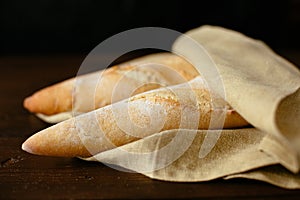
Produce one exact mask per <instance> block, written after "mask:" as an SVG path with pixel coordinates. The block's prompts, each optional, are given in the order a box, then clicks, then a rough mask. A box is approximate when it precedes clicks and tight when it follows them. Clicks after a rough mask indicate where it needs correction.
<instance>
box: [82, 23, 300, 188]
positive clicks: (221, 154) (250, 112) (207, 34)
mask: <svg viewBox="0 0 300 200" xmlns="http://www.w3.org/2000/svg"><path fill="white" fill-rule="evenodd" d="M187 36H189V37H191V38H193V39H194V40H195V41H196V42H198V43H199V44H201V45H202V46H203V47H204V49H205V50H206V51H207V53H208V55H209V56H210V57H211V59H212V60H213V62H214V63H215V64H216V67H217V69H218V71H219V74H220V77H221V79H222V82H223V84H224V88H225V93H226V101H227V102H229V104H230V105H231V106H232V107H233V108H234V109H235V110H237V111H238V112H239V113H240V114H241V115H242V116H243V117H244V118H245V119H246V120H247V121H248V122H250V123H251V124H252V125H253V126H254V127H255V128H245V129H234V130H223V131H222V132H221V136H220V138H219V139H218V141H217V143H216V145H215V146H214V148H213V149H212V151H211V152H210V153H209V154H208V155H207V156H206V157H204V158H199V150H200V147H201V145H203V140H204V138H205V135H206V134H207V131H204V130H201V131H197V130H170V131H164V132H161V133H157V134H155V135H152V136H149V137H147V138H144V139H141V140H139V141H136V142H133V143H130V144H127V145H125V146H123V147H121V148H116V149H113V150H110V151H106V152H103V153H99V154H97V155H95V156H94V157H91V158H88V159H87V160H96V161H100V162H104V163H109V164H113V165H114V166H115V165H118V166H121V167H124V168H126V169H130V170H133V171H137V172H139V173H143V174H145V175H146V176H149V177H151V178H155V179H160V180H166V181H184V182H193V181H207V180H212V179H216V178H225V179H229V178H236V177H244V178H251V179H257V180H262V181H266V182H269V183H271V184H274V185H277V186H280V187H284V188H290V189H292V188H300V181H299V168H300V165H299V161H300V159H299V158H300V156H299V155H300V133H299V128H300V124H299V119H300V111H299V105H300V104H299V103H300V95H299V94H300V90H299V86H300V73H299V70H297V68H296V67H295V66H293V65H292V64H291V63H289V62H288V61H286V60H284V59H283V58H281V57H280V56H278V55H276V54H275V53H274V52H273V51H272V50H271V49H270V48H269V47H267V46H266V45H265V44H264V43H263V42H261V41H257V40H253V39H251V38H248V37H246V36H244V35H242V34H240V33H237V32H234V31H231V30H227V29H224V28H220V27H212V26H203V27H200V28H198V29H194V30H191V31H189V32H187ZM173 49H174V50H175V52H177V53H179V54H181V55H183V56H184V57H185V58H186V59H187V60H189V61H190V62H191V63H192V64H194V61H195V60H193V57H192V56H191V55H192V54H193V49H192V48H189V46H187V45H185V43H184V39H183V38H179V39H178V40H177V41H176V42H175V44H174V46H173ZM204 78H205V77H204ZM214 133H217V131H211V132H209V134H214ZM170 144H172V145H173V146H172V145H170ZM170 146H171V148H169V147H170ZM163 147H166V148H165V149H167V150H165V149H164V148H163ZM161 149H164V151H162V150H161ZM178 151H182V152H183V153H182V152H180V153H182V154H180V153H179V154H178V155H176V156H175V154H176V153H178ZM128 152H129V153H128ZM153 152H155V153H153ZM161 152H163V153H161ZM170 158H172V159H174V160H173V161H172V162H171V161H170ZM172 159H171V160H172ZM274 165H276V167H274ZM266 166H271V167H266Z"/></svg>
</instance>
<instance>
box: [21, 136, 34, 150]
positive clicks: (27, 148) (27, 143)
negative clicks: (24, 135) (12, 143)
mask: <svg viewBox="0 0 300 200" xmlns="http://www.w3.org/2000/svg"><path fill="white" fill-rule="evenodd" d="M30 146H31V145H30V144H29V142H28V139H27V140H26V141H25V142H23V144H22V150H23V151H26V152H28V153H31V154H34V152H33V151H32V148H30Z"/></svg>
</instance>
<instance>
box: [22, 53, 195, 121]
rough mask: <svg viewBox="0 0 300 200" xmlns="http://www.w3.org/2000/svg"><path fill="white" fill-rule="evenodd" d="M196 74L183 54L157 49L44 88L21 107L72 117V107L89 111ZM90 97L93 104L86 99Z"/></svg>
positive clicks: (46, 115) (54, 118) (51, 117)
mask: <svg viewBox="0 0 300 200" xmlns="http://www.w3.org/2000/svg"><path fill="white" fill-rule="evenodd" d="M198 75H199V73H198V72H197V70H196V69H195V68H194V67H193V66H192V65H191V64H190V63H189V62H187V61H186V60H184V59H183V58H181V57H179V56H177V55H175V54H172V53H157V54H152V55H148V56H144V57H140V58H137V59H134V60H131V61H128V62H125V63H122V64H120V65H118V66H114V67H111V68H109V69H107V70H102V71H98V72H94V73H90V74H86V75H82V76H78V77H77V78H71V79H69V80H66V81H63V82H60V83H57V84H55V85H52V86H49V87H47V88H44V89H42V90H40V91H37V92H36V93H34V94H33V95H32V96H30V97H27V98H26V99H25V100H24V107H25V108H26V109H28V110H29V111H30V112H33V113H36V114H37V116H38V117H40V118H42V119H43V120H45V121H47V122H50V123H56V122H60V121H63V120H65V119H68V118H70V117H72V113H71V111H72V109H74V108H75V109H76V110H75V111H76V112H78V113H85V112H89V111H91V110H94V109H97V108H100V107H103V106H106V105H109V104H111V103H114V102H117V101H120V100H123V99H126V98H128V97H130V96H132V95H134V94H138V93H142V92H145V91H148V90H152V89H156V88H159V87H162V86H169V85H174V84H179V83H183V82H186V81H189V80H191V79H193V78H195V77H196V76H198ZM99 77H101V79H99ZM98 80H100V81H99V82H97V81H98ZM91 85H93V86H92V87H94V89H93V90H91V89H90V88H91ZM95 85H97V87H96V86H95ZM116 85H119V86H122V87H116ZM115 87H116V88H115ZM88 90H90V92H89V94H87V92H86V91H88ZM113 92H115V94H116V95H115V96H114V98H112V95H113ZM91 98H93V100H94V103H93V105H91V103H90V102H88V103H87V102H86V101H91Z"/></svg>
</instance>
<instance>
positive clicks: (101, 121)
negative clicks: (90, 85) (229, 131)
mask: <svg viewBox="0 0 300 200" xmlns="http://www.w3.org/2000/svg"><path fill="white" fill-rule="evenodd" d="M213 102H218V108H217V109H218V110H214V107H213V104H212V103H213ZM220 105H221V107H222V108H223V109H220ZM214 111H215V113H217V114H218V113H219V114H221V113H225V122H224V126H223V124H216V123H212V124H210V123H211V116H212V113H213V112H214ZM246 125H248V122H247V121H245V120H244V119H243V117H241V116H240V115H239V114H238V113H237V112H235V111H234V110H233V109H232V108H231V107H230V105H228V103H226V101H225V100H223V99H222V98H219V97H217V98H214V99H212V95H211V93H210V92H209V90H208V87H207V86H206V84H205V81H204V80H203V79H202V78H201V77H196V78H195V79H193V80H191V81H189V82H187V83H183V84H179V85H175V86H170V87H165V88H159V89H156V90H151V91H148V92H144V93H141V94H137V95H135V96H133V97H130V98H128V99H126V100H123V101H119V102H117V103H114V104H111V105H108V106H105V107H102V108H99V109H97V110H94V111H92V112H89V113H85V114H82V115H79V116H77V117H74V118H71V119H69V120H66V121H64V122H61V123H59V124H56V125H54V126H51V127H49V128H47V129H45V130H42V131H40V132H38V133H36V134H35V135H33V136H31V137H30V138H29V139H27V140H26V141H25V142H24V143H23V145H22V149H23V150H25V151H27V152H29V153H32V154H38V155H48V156H64V157H76V156H78V157H88V156H91V155H95V154H96V153H99V152H103V151H106V150H109V149H112V148H114V147H118V146H122V145H124V144H127V143H130V142H133V141H136V140H138V139H140V138H144V137H146V136H149V135H151V134H154V133H158V132H160V131H163V130H170V129H178V128H184V129H197V128H198V129H208V128H213V129H220V128H237V127H242V126H246Z"/></svg>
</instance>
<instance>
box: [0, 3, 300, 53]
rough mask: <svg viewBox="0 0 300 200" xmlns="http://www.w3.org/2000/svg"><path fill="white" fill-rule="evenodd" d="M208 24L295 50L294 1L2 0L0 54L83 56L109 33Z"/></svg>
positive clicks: (299, 12)
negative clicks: (72, 54)
mask: <svg viewBox="0 0 300 200" xmlns="http://www.w3.org/2000/svg"><path fill="white" fill-rule="evenodd" d="M203 24H212V25H219V26H224V27H227V28H231V29H235V30H237V31H240V32H243V33H245V34H247V35H249V36H251V37H254V38H257V39H261V40H263V41H265V42H266V43H267V44H269V45H270V46H271V47H272V48H274V49H275V50H277V49H280V50H281V49H289V50H290V49H300V39H299V36H300V1H299V0H284V1H283V0H282V1H275V0H274V1H268V0H226V1H225V0H224V1H217V0H205V1H201V0H199V1H189V0H179V1H176V0H173V1H163V0H160V1H156V0H152V1H143V0H119V1H109V0H106V1H101V0H78V1H75V0H36V1H34V0H32V1H30V0H27V1H22V0H19V1H18V0H2V1H0V53H1V55H20V54H21V55H24V54H25V55H27V54H34V55H35V54H60V53H79V54H87V53H88V52H89V51H91V50H92V49H93V48H94V47H95V46H96V45H97V44H99V43H100V42H101V41H103V40H104V39H106V38H108V37H110V36H112V35H113V34H116V33H119V32H121V31H125V30H128V29H131V28H137V27H144V26H158V27H165V28H171V29H175V30H177V31H181V32H185V31H187V30H189V29H192V28H195V27H198V26H201V25H203Z"/></svg>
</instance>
